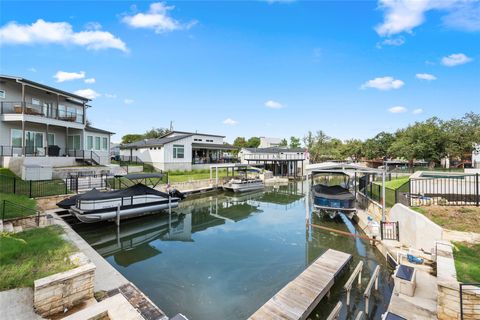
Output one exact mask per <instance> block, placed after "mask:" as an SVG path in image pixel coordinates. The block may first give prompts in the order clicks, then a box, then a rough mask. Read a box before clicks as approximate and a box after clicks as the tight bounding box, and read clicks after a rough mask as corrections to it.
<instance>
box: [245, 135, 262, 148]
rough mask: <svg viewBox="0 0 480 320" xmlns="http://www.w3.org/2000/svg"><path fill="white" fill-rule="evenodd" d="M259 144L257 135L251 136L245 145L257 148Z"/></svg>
mask: <svg viewBox="0 0 480 320" xmlns="http://www.w3.org/2000/svg"><path fill="white" fill-rule="evenodd" d="M259 145H260V138H259V137H251V138H250V139H248V141H247V147H248V148H258V146H259Z"/></svg>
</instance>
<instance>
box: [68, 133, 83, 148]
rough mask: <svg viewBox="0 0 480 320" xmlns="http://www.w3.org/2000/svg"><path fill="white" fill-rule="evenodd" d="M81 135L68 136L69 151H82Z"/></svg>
mask: <svg viewBox="0 0 480 320" xmlns="http://www.w3.org/2000/svg"><path fill="white" fill-rule="evenodd" d="M80 149H81V148H80V135H71V136H68V150H80Z"/></svg>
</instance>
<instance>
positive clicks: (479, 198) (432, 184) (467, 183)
mask: <svg viewBox="0 0 480 320" xmlns="http://www.w3.org/2000/svg"><path fill="white" fill-rule="evenodd" d="M409 197H410V199H409V200H410V201H409V205H410V206H424V205H444V206H448V205H450V206H477V207H478V206H479V205H480V179H479V174H478V173H477V174H458V175H441V174H436V175H428V176H425V177H419V178H412V179H410V194H409Z"/></svg>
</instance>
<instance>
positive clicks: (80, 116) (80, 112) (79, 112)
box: [76, 108, 83, 123]
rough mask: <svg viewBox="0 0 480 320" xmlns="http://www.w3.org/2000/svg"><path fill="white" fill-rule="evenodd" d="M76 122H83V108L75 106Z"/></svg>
mask: <svg viewBox="0 0 480 320" xmlns="http://www.w3.org/2000/svg"><path fill="white" fill-rule="evenodd" d="M76 121H77V122H78V123H83V108H77V119H76Z"/></svg>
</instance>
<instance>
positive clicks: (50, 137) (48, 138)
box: [47, 133, 55, 146]
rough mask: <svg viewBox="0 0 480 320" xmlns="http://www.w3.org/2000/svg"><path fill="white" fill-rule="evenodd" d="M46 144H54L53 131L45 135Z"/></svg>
mask: <svg viewBox="0 0 480 320" xmlns="http://www.w3.org/2000/svg"><path fill="white" fill-rule="evenodd" d="M47 144H48V145H49V146H54V145H55V134H54V133H49V134H48V136H47Z"/></svg>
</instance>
